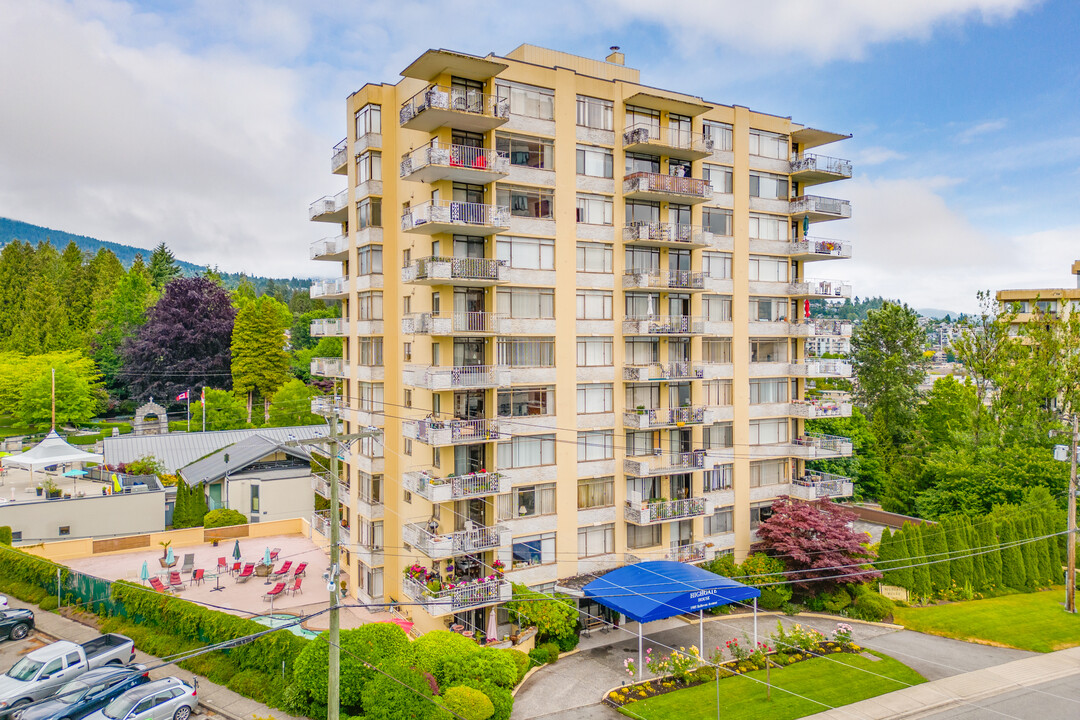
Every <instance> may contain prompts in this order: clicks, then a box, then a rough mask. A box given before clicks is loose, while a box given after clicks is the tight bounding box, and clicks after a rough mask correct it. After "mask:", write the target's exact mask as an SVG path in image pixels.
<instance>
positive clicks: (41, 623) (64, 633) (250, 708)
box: [8, 595, 300, 720]
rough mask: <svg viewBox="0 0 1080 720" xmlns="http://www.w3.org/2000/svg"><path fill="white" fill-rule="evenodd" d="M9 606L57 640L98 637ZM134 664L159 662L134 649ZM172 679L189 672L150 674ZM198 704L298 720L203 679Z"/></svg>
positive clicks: (231, 719) (240, 719) (237, 716)
mask: <svg viewBox="0 0 1080 720" xmlns="http://www.w3.org/2000/svg"><path fill="white" fill-rule="evenodd" d="M8 605H9V606H10V607H13V608H29V609H30V610H33V611H34V621H35V624H36V625H37V632H38V633H39V634H42V635H48V636H50V637H52V638H55V639H56V640H70V641H72V642H78V643H84V642H86V641H88V640H92V639H94V638H96V637H98V635H99V633H98V631H97V630H95V629H94V628H91V627H87V626H86V625H83V624H82V623H78V622H75V621H74V620H69V619H68V618H66V617H63V616H62V615H57V614H56V613H52V612H47V611H45V610H42V609H41V608H39V607H38V606H36V605H31V604H29V603H25V602H23V601H21V600H19V599H18V598H15V597H12V596H10V595H9V596H8ZM135 660H136V662H139V663H142V664H143V665H157V664H159V663H160V662H161V661H160V660H159V659H158V658H156V657H154V656H152V655H147V654H146V653H144V652H142V651H141V650H139V649H138V648H135ZM171 675H177V676H179V677H180V679H181V680H183V681H184V682H189V681H190V679H191V677H192V674H191V673H190V672H188V671H186V670H182V669H180V668H178V667H176V666H175V665H167V666H165V667H162V668H158V669H157V670H153V671H151V673H150V677H151V678H153V679H155V680H157V679H160V678H164V677H169V676H171ZM199 704H200V705H201V706H202V708H203V709H205V710H207V711H208V713H207V714H208V715H211V716H214V715H216V716H220V717H222V718H225V719H226V720H253V718H254V717H255V716H258V717H259V718H267V717H270V718H275V720H300V719H299V718H296V717H294V716H292V715H288V714H286V713H283V712H282V711H280V710H277V709H274V708H269V707H267V706H266V705H263V704H262V703H257V702H255V701H254V700H251V699H249V698H246V697H244V696H243V695H238V694H236V693H234V692H233V691H232V690H230V689H228V688H227V687H223V686H221V685H217V684H215V683H212V682H210V681H209V680H207V679H206V678H204V677H199Z"/></svg>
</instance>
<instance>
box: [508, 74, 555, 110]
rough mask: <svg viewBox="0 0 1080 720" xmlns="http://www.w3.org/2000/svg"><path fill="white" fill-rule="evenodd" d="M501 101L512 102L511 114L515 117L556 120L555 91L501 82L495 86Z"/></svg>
mask: <svg viewBox="0 0 1080 720" xmlns="http://www.w3.org/2000/svg"><path fill="white" fill-rule="evenodd" d="M495 94H496V96H497V97H498V98H499V99H500V100H507V99H509V100H510V112H511V113H513V114H514V115H524V116H525V117H532V118H539V119H541V120H554V119H555V91H554V90H549V89H547V88H542V87H534V86H532V85H524V84H522V83H509V82H505V81H504V82H500V83H498V84H497V85H496V86H495Z"/></svg>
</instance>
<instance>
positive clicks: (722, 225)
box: [701, 207, 731, 236]
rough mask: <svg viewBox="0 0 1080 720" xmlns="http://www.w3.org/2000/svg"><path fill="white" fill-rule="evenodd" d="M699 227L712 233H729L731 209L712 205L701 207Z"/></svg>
mask: <svg viewBox="0 0 1080 720" xmlns="http://www.w3.org/2000/svg"><path fill="white" fill-rule="evenodd" d="M701 229H702V230H704V231H705V232H708V233H712V234H713V235H725V236H726V235H731V211H730V210H722V209H720V208H714V207H707V208H702V210H701Z"/></svg>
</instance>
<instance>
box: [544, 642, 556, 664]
mask: <svg viewBox="0 0 1080 720" xmlns="http://www.w3.org/2000/svg"><path fill="white" fill-rule="evenodd" d="M540 649H541V650H544V651H546V652H547V656H548V662H549V663H553V662H555V661H556V660H558V659H559V646H558V644H556V643H553V642H546V643H543V644H542V645H540Z"/></svg>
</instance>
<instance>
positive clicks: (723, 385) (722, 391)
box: [701, 380, 734, 407]
mask: <svg viewBox="0 0 1080 720" xmlns="http://www.w3.org/2000/svg"><path fill="white" fill-rule="evenodd" d="M701 386H702V387H701V389H702V390H704V391H705V404H706V405H715V406H717V407H728V406H730V405H731V403H732V400H733V398H734V389H733V385H732V382H731V380H706V381H705V382H703V383H702V384H701Z"/></svg>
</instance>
